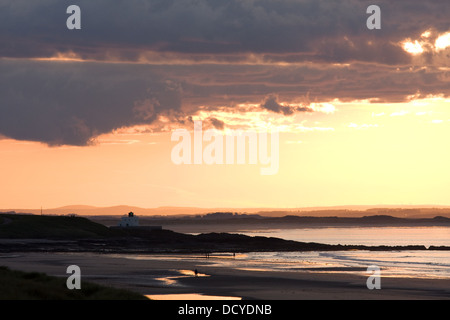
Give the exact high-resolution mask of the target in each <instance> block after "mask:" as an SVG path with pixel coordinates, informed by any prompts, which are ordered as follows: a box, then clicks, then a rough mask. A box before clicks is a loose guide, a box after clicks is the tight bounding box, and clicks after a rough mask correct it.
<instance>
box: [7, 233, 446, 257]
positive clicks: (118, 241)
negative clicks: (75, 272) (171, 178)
mask: <svg viewBox="0 0 450 320" xmlns="http://www.w3.org/2000/svg"><path fill="white" fill-rule="evenodd" d="M122 233H123V234H122V235H121V236H118V237H107V238H93V239H85V238H83V239H57V238H54V239H0V252H1V253H12V252H95V253H139V254H151V253H201V254H210V253H220V252H236V253H238V252H274V251H284V252H286V251H343V250H370V251H400V250H450V247H445V246H442V247H437V246H431V247H428V248H427V247H425V246H423V245H407V246H365V245H329V244H321V243H312V242H298V241H291V240H283V239H279V238H272V237H270V238H269V237H260V236H257V237H251V236H246V235H242V234H231V233H205V234H199V235H190V234H183V233H178V232H173V231H170V230H145V229H140V228H128V229H126V230H124V231H123V232H122Z"/></svg>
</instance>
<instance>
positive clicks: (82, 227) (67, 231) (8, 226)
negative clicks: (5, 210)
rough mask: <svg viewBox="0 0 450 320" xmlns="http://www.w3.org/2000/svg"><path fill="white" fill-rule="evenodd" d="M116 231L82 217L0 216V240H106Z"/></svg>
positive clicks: (115, 233)
mask: <svg viewBox="0 0 450 320" xmlns="http://www.w3.org/2000/svg"><path fill="white" fill-rule="evenodd" d="M114 235H117V231H115V230H111V229H109V228H108V227H106V226H104V225H101V224H98V223H95V222H93V221H90V220H89V219H86V218H82V217H69V216H40V215H26V214H0V238H3V239H5V238H10V239H20V238H34V239H53V238H58V239H79V238H107V237H111V236H114Z"/></svg>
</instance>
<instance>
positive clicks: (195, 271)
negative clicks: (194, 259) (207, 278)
mask: <svg viewBox="0 0 450 320" xmlns="http://www.w3.org/2000/svg"><path fill="white" fill-rule="evenodd" d="M194 274H195V276H196V277H197V276H198V271H197V269H195V270H194Z"/></svg>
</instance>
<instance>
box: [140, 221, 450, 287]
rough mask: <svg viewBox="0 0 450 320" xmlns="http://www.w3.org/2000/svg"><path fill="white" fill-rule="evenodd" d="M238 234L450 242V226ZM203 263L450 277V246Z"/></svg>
mask: <svg viewBox="0 0 450 320" xmlns="http://www.w3.org/2000/svg"><path fill="white" fill-rule="evenodd" d="M236 233H240V234H245V235H249V236H264V237H276V238H281V239H286V240H295V241H302V242H318V243H325V244H342V245H358V244H360V245H367V246H378V245H387V246H397V245H424V246H425V247H427V248H429V247H430V246H438V247H439V246H447V247H450V227H374V228H371V227H336V228H301V229H264V230H240V231H238V232H236ZM140 258H144V259H145V257H140ZM147 258H149V259H152V258H156V259H158V258H157V257H155V256H153V257H152V258H150V257H147ZM160 258H163V259H182V260H193V261H199V259H200V260H201V261H205V259H204V256H202V255H195V254H192V255H171V256H167V255H165V256H164V257H160ZM205 263H207V264H208V265H217V266H223V267H230V268H235V269H241V270H258V271H286V272H288V271H290V272H314V273H316V272H326V273H332V272H339V273H342V272H344V273H345V272H351V273H353V274H355V273H356V274H361V275H363V276H367V275H368V272H369V271H368V268H369V266H376V267H378V268H379V270H380V272H381V275H382V276H383V277H407V278H432V279H450V250H400V251H399V250H389V251H369V250H352V251H313V252H252V253H217V254H211V255H210V256H209V258H208V259H207V262H206V261H205Z"/></svg>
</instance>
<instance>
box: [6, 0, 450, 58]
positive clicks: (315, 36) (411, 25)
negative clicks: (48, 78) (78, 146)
mask: <svg viewBox="0 0 450 320" xmlns="http://www.w3.org/2000/svg"><path fill="white" fill-rule="evenodd" d="M70 4H77V5H79V6H80V8H81V10H82V29H81V30H75V31H70V30H67V28H66V19H67V17H68V14H66V8H67V6H69V5H70ZM370 4H371V2H370V3H369V2H367V1H360V0H344V1H342V0H340V1H337V0H303V1H299V0H281V1H280V0H195V1H194V0H183V1H176V0H147V1H145V0H126V1H125V0H117V1H109V0H96V1H88V0H78V1H61V0H39V1H29V0H3V1H2V2H1V3H0V42H1V43H2V44H6V45H2V46H1V47H0V56H3V57H48V56H52V55H54V54H56V53H58V52H74V53H76V54H78V55H79V56H80V57H82V58H90V59H99V60H103V59H110V58H111V57H114V58H115V59H119V60H127V61H134V60H137V59H138V58H139V57H140V56H141V54H142V53H143V52H145V51H154V52H159V53H169V52H170V53H176V54H180V55H187V56H189V57H190V58H191V59H195V57H196V56H197V55H200V56H201V55H205V54H228V55H229V56H228V58H230V59H232V57H233V55H239V54H245V53H254V54H268V55H269V56H266V58H268V59H269V61H270V59H275V60H279V61H289V60H290V59H294V60H296V61H305V60H307V61H310V60H312V61H318V60H321V61H330V62H344V61H370V62H380V63H387V64H397V63H408V62H409V61H410V56H409V55H408V54H406V53H405V52H404V51H403V50H401V48H400V47H399V46H398V45H397V44H396V43H397V42H398V41H400V40H402V39H404V38H406V37H413V36H417V35H419V34H420V33H421V32H423V31H424V30H426V29H428V28H434V29H435V30H437V31H440V32H442V31H447V29H448V27H449V24H448V14H449V12H450V2H449V1H447V0H436V1H427V2H425V1H421V0H420V1H419V0H410V1H387V0H379V1H377V4H378V5H379V6H380V7H381V9H382V29H381V30H368V29H367V28H366V19H367V17H368V15H367V14H366V8H367V6H369V5H370ZM368 39H370V40H371V44H368V43H367V40H368ZM197 58H198V56H197Z"/></svg>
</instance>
